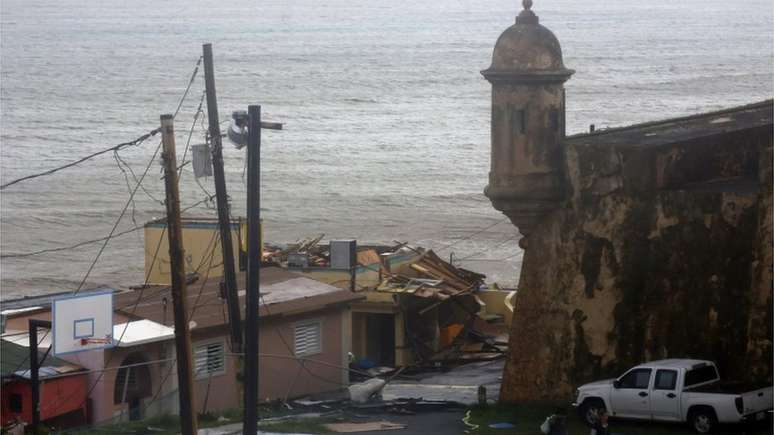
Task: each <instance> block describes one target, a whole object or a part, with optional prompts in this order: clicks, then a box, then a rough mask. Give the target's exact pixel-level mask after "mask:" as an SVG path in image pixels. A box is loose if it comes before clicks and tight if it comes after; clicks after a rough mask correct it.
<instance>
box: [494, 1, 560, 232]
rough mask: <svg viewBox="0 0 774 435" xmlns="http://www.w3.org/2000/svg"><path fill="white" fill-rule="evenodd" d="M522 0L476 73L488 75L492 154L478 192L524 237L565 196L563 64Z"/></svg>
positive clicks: (556, 48)
mask: <svg viewBox="0 0 774 435" xmlns="http://www.w3.org/2000/svg"><path fill="white" fill-rule="evenodd" d="M531 7H532V1H531V0H525V1H524V10H523V11H521V13H520V14H519V16H518V17H516V23H515V24H514V25H513V26H511V27H509V28H508V29H507V30H506V31H505V32H503V34H502V35H500V38H499V39H498V40H497V44H496V45H495V48H494V54H493V55H492V65H491V66H490V67H489V68H488V69H486V70H484V71H481V74H482V75H483V76H484V77H485V78H486V79H487V80H488V81H489V82H490V83H492V159H491V170H490V172H489V185H488V186H487V187H486V189H485V191H484V194H485V195H486V196H487V197H488V198H489V199H490V200H491V201H492V205H493V206H494V208H496V209H498V210H500V211H502V212H503V213H504V214H505V215H506V216H508V218H510V220H511V222H512V223H513V224H514V225H516V226H517V227H518V228H519V231H520V232H521V233H522V235H523V236H525V238H523V239H522V242H521V244H522V247H524V246H526V236H527V235H529V233H530V230H531V229H532V227H533V226H534V225H535V223H536V222H537V221H538V220H539V219H540V218H541V216H543V215H545V214H546V213H547V212H549V211H551V210H553V209H554V208H556V207H557V206H558V205H559V204H560V203H561V201H562V200H563V199H564V190H565V189H564V178H565V177H564V170H563V158H562V147H561V141H562V139H563V138H564V135H565V107H564V82H565V81H567V79H569V78H570V76H571V75H572V74H573V72H574V71H572V70H570V69H567V68H565V67H564V63H563V61H562V49H561V47H560V46H559V41H558V40H557V39H556V36H554V34H553V33H551V31H550V30H548V29H547V28H545V27H543V26H541V25H540V24H539V20H538V17H537V15H535V13H534V12H532V10H531V9H530V8H531Z"/></svg>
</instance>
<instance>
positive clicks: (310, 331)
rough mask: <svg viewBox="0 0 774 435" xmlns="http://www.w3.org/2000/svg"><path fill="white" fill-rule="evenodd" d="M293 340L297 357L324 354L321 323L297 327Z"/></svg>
mask: <svg viewBox="0 0 774 435" xmlns="http://www.w3.org/2000/svg"><path fill="white" fill-rule="evenodd" d="M293 339H294V342H295V353H296V356H305V355H315V354H318V353H320V352H322V333H321V327H320V322H314V323H305V324H302V325H296V327H295V328H294V334H293Z"/></svg>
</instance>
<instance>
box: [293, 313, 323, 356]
mask: <svg viewBox="0 0 774 435" xmlns="http://www.w3.org/2000/svg"><path fill="white" fill-rule="evenodd" d="M310 326H312V327H316V328H317V330H318V332H319V335H318V337H319V339H318V343H319V344H318V347H317V349H312V350H309V351H305V352H303V353H300V352H299V351H298V343H297V340H296V338H297V335H298V328H303V327H310ZM321 353H323V322H322V320H320V319H315V320H303V321H300V322H296V323H294V324H293V355H295V356H297V357H308V356H313V355H319V354H321Z"/></svg>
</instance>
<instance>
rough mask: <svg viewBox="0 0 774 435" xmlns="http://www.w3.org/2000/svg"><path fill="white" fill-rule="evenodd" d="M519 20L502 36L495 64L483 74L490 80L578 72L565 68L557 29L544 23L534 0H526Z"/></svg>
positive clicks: (563, 76) (552, 78)
mask: <svg viewBox="0 0 774 435" xmlns="http://www.w3.org/2000/svg"><path fill="white" fill-rule="evenodd" d="M523 4H524V10H523V11H521V13H520V14H519V16H518V17H516V23H515V24H514V25H513V26H511V27H509V28H508V29H506V30H505V32H503V33H502V35H500V37H499V38H498V39H497V43H496V44H495V48H494V54H493V55H492V65H491V66H490V67H489V68H488V69H486V70H484V71H481V73H482V74H483V75H484V77H486V78H487V80H489V81H494V80H498V79H507V78H512V79H516V78H518V79H520V80H530V79H532V80H540V81H565V80H567V79H568V78H569V77H570V75H572V73H573V72H574V71H572V70H569V69H567V68H565V67H564V62H562V47H561V46H560V45H559V40H558V39H556V36H554V34H553V32H551V31H550V30H548V29H547V28H546V27H544V26H541V25H540V23H539V22H538V17H537V15H535V13H534V12H532V10H531V8H532V0H524V1H523Z"/></svg>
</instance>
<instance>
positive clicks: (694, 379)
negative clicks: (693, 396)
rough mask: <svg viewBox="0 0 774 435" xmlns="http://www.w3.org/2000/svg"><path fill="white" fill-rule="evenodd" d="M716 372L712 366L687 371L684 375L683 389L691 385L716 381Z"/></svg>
mask: <svg viewBox="0 0 774 435" xmlns="http://www.w3.org/2000/svg"><path fill="white" fill-rule="evenodd" d="M718 378H719V376H718V371H717V370H716V369H715V366H713V365H705V366H702V367H698V368H695V369H691V370H688V372H687V373H686V374H685V388H688V387H690V386H693V385H698V384H703V383H705V382H709V381H714V380H716V379H718Z"/></svg>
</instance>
